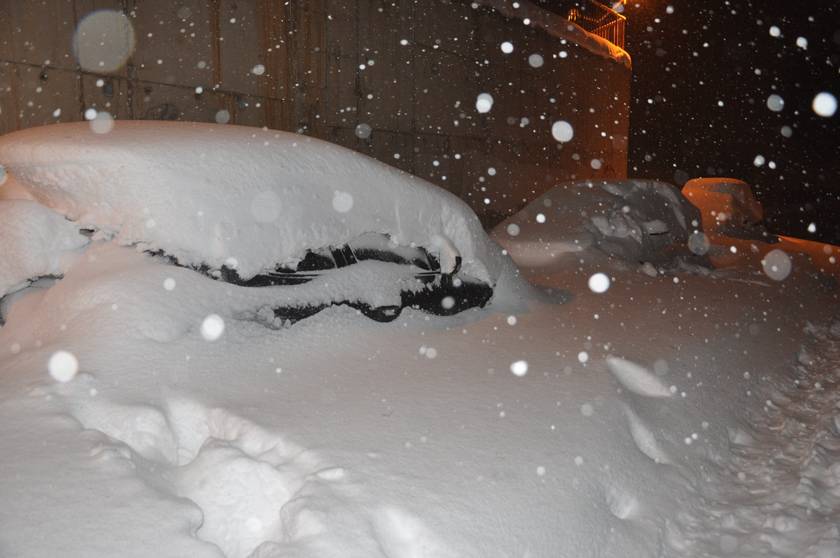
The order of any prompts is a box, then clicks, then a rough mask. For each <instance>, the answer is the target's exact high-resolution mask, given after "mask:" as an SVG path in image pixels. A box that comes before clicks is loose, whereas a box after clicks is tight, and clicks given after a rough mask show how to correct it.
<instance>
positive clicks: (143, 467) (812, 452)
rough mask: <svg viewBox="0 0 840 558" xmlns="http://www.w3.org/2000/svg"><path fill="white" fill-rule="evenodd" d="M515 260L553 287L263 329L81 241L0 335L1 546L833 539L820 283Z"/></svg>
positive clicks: (412, 550) (324, 551)
mask: <svg viewBox="0 0 840 558" xmlns="http://www.w3.org/2000/svg"><path fill="white" fill-rule="evenodd" d="M530 256H531V257H530V258H529V261H530V262H531V265H530V267H529V269H528V270H527V272H528V273H529V275H530V276H531V278H532V280H533V281H534V282H535V283H538V284H543V285H546V284H551V285H553V286H555V287H557V288H558V289H559V290H560V291H562V292H560V291H555V293H554V295H552V296H553V298H552V297H551V296H550V297H537V298H534V297H529V296H524V297H523V299H522V300H520V301H519V305H518V306H517V305H511V304H510V303H509V304H508V305H506V306H505V305H500V306H496V307H491V308H490V309H487V310H483V311H477V312H470V313H467V314H464V315H461V316H459V317H456V318H431V317H428V316H426V315H424V314H421V313H413V312H406V313H405V315H404V316H402V317H401V318H399V319H398V320H397V321H396V322H393V323H391V324H378V323H375V322H372V321H370V320H367V319H365V318H362V317H361V316H357V315H355V314H354V312H353V311H351V310H349V309H344V308H336V309H332V310H329V311H325V312H322V313H321V314H319V315H317V316H315V317H313V318H311V319H308V320H305V321H304V322H300V323H299V324H296V325H295V326H293V327H291V328H288V329H284V330H280V331H272V330H268V329H265V328H264V327H262V326H260V325H258V324H256V323H254V322H250V321H237V320H236V319H234V317H233V316H230V315H229V314H227V313H226V309H225V307H224V306H225V304H226V303H225V302H224V301H225V300H226V298H225V297H224V296H222V295H223V294H224V290H225V289H226V288H227V287H226V286H225V285H223V284H219V283H215V282H213V281H211V280H209V279H206V278H202V277H190V276H188V275H186V274H185V273H186V272H181V271H179V270H173V268H171V267H168V266H164V265H161V264H159V263H155V262H153V261H151V260H149V259H148V258H145V257H143V256H141V255H140V254H137V253H135V252H133V251H132V250H130V249H127V248H116V247H112V246H109V245H104V246H100V245H95V246H93V247H92V248H90V249H89V250H88V252H87V253H86V255H85V256H83V257H82V258H81V259H80V260H79V262H78V263H77V265H76V266H75V267H73V268H71V269H70V270H69V271H68V273H67V275H66V276H65V278H64V279H63V280H62V281H60V282H58V283H56V284H55V285H54V286H53V287H52V288H50V289H49V290H41V291H33V292H32V293H31V294H29V296H28V297H27V298H25V299H23V300H21V301H19V302H18V303H17V304H16V305H15V306H14V307H13V309H12V313H11V315H10V316H9V319H8V323H7V325H6V326H5V327H3V328H2V329H0V347H2V349H0V350H2V353H1V354H2V356H0V393H2V397H3V399H2V403H0V415H2V417H0V455H2V456H3V458H2V460H0V466H1V467H2V472H0V500H2V501H3V502H4V505H3V506H2V509H0V551H2V552H1V553H2V555H3V556H7V555H8V556H45V555H59V554H60V555H64V556H106V555H107V556H111V555H113V554H114V553H115V552H118V553H119V554H120V555H125V556H151V555H154V556H167V555H168V556H185V555H190V556H248V555H254V556H387V557H389V558H402V557H415V556H651V555H664V556H704V555H709V556H716V555H732V556H751V555H775V556H830V555H833V554H836V553H837V552H838V551H839V549H840V536H838V533H837V530H836V528H835V527H834V524H835V523H836V520H837V517H838V510H837V496H836V495H835V493H836V489H835V488H834V486H835V485H836V484H837V483H838V482H840V473H838V471H837V470H836V467H834V468H833V467H832V456H833V455H834V453H833V452H836V451H837V449H836V448H837V436H836V434H837V426H836V423H835V422H834V420H835V419H834V417H836V416H837V411H836V409H835V408H834V401H835V398H836V396H835V395H834V394H833V390H832V384H833V382H835V381H836V374H837V350H838V349H837V346H838V343H840V341H838V340H837V337H836V334H837V331H836V330H837V327H836V326H835V329H834V331H835V333H834V335H832V334H831V333H830V332H829V331H828V329H827V328H828V326H829V325H830V324H831V323H833V322H832V320H834V319H836V317H837V316H836V315H835V314H834V313H835V312H836V308H837V302H836V290H833V288H832V287H831V286H830V284H829V283H827V282H826V281H825V280H823V279H819V278H818V279H814V278H812V277H810V276H809V274H807V273H805V272H804V270H803V269H799V268H797V269H795V270H794V274H792V275H791V277H790V278H789V279H787V280H786V281H783V282H776V281H772V280H770V279H768V278H767V277H766V276H764V275H763V274H762V273H761V271H760V268H759V267H758V266H757V264H756V262H755V261H750V260H744V262H742V267H741V268H732V269H727V270H724V271H720V272H716V273H715V274H712V275H710V276H705V275H703V274H694V273H687V272H680V273H673V274H665V275H661V274H660V275H657V276H656V277H651V276H649V275H647V274H645V273H643V272H641V271H639V270H638V269H636V267H635V266H633V265H631V264H626V263H621V262H615V261H613V262H610V261H609V260H607V259H606V258H603V257H602V256H600V255H598V254H597V253H585V254H583V257H582V259H581V254H577V255H568V254H567V255H565V256H561V257H556V258H548V259H546V258H543V259H540V258H538V257H534V255H533V254H531V255H530ZM595 271H604V272H606V273H608V274H609V275H610V276H611V277H612V278H613V281H612V285H611V287H610V288H609V290H608V291H607V292H606V293H604V294H596V293H593V292H592V291H590V290H589V288H588V286H587V282H588V279H589V277H590V276H591V275H592V273H594V272H595ZM178 273H182V274H181V275H174V274H178ZM169 277H175V278H176V281H177V283H176V284H177V286H176V288H175V289H174V290H172V291H168V290H166V289H165V288H164V287H163V282H164V280H165V279H166V278H169ZM211 312H218V313H220V314H221V315H222V316H223V317H224V318H225V324H226V328H225V332H224V334H223V335H222V337H221V338H220V339H219V340H217V341H214V342H208V341H205V340H204V339H203V338H202V336H201V335H200V334H199V331H198V330H199V326H200V324H201V321H202V319H203V317H204V316H206V315H207V314H209V313H211ZM511 316H513V318H511ZM809 324H817V325H815V326H809ZM59 349H62V350H68V351H71V352H72V353H73V354H74V355H76V356H77V358H78V360H79V363H80V374H79V375H78V376H77V377H76V378H75V379H74V380H73V381H71V382H69V383H67V384H59V383H56V382H54V381H53V380H52V379H51V378H50V376H49V375H48V374H47V372H46V363H47V361H48V359H49V357H50V355H51V354H53V353H54V351H56V350H59ZM608 356H614V357H617V358H618V359H622V360H616V359H614V360H611V361H610V362H611V365H608V364H607V360H606V359H607V357H608ZM519 360H525V361H527V364H528V368H527V373H525V374H524V375H522V376H518V375H516V374H513V373H512V372H511V368H510V367H511V364H512V363H514V362H517V361H519ZM582 361H585V362H582ZM634 363H635V364H637V365H639V366H634ZM797 381H798V385H797V383H796V382H797ZM817 382H819V383H820V386H821V387H819V388H818V387H816V384H817ZM768 400H769V401H771V403H770V404H768V403H767V402H768ZM794 435H795V439H794V440H792V441H790V440H789V438H791V437H793V436H794ZM740 473H742V475H739V474H740ZM809 510H810V511H809ZM260 545H261V546H260ZM820 551H822V552H823V554H819V553H818V552H820Z"/></svg>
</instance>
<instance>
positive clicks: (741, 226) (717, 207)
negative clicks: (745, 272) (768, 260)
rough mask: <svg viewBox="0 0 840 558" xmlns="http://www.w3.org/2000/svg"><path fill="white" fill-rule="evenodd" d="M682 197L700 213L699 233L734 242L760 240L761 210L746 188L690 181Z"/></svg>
mask: <svg viewBox="0 0 840 558" xmlns="http://www.w3.org/2000/svg"><path fill="white" fill-rule="evenodd" d="M682 193H683V195H684V196H685V197H686V198H688V200H689V201H690V202H691V203H692V204H693V205H694V206H695V207H697V208H698V209H699V210H700V215H701V218H702V220H703V230H704V231H706V233H707V234H723V235H727V236H733V237H738V238H756V239H764V238H766V237H767V233H766V231H765V230H764V228H763V226H762V222H763V221H764V209H763V208H762V207H761V204H760V203H759V201H758V200H757V199H756V198H755V196H754V195H753V192H752V189H751V188H750V185H749V184H747V183H746V182H743V181H741V180H736V179H734V178H694V179H692V180H689V181H688V182H686V183H685V185H684V186H683V188H682Z"/></svg>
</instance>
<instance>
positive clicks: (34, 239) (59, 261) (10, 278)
mask: <svg viewBox="0 0 840 558" xmlns="http://www.w3.org/2000/svg"><path fill="white" fill-rule="evenodd" d="M87 242H88V239H87V238H85V237H84V236H82V235H80V234H79V227H78V226H77V225H75V224H74V223H71V222H70V221H67V220H66V219H65V218H64V217H62V216H61V215H59V214H58V213H55V212H53V211H51V210H50V209H48V208H46V207H44V206H42V205H39V204H38V203H35V202H32V201H27V200H14V201H11V200H10V201H2V200H0V246H2V254H3V263H2V265H0V298H2V297H3V296H5V295H6V294H9V293H11V292H14V291H16V290H18V289H19V288H21V287H23V286H25V285H27V284H28V283H29V281H30V280H32V279H36V278H38V277H42V276H46V275H62V274H63V273H64V269H65V267H66V266H67V265H68V263H69V262H70V261H72V259H73V255H74V253H76V252H77V249H78V248H81V247H82V246H84V245H85V244H86V243H87Z"/></svg>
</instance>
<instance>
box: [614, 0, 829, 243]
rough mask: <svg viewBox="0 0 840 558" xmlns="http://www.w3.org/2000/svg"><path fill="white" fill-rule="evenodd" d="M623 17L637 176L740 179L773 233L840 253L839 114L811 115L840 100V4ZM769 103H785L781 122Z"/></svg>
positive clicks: (654, 9) (687, 7) (658, 7)
mask: <svg viewBox="0 0 840 558" xmlns="http://www.w3.org/2000/svg"><path fill="white" fill-rule="evenodd" d="M669 5H670V6H672V8H671V10H672V12H673V13H670V14H669V13H668V11H669V8H668V6H669ZM624 13H625V15H626V16H627V18H628V26H629V27H628V32H627V50H628V51H629V52H630V54H631V56H632V57H633V85H632V87H633V91H632V106H631V136H630V160H629V169H628V172H629V174H630V176H638V177H651V178H660V179H664V180H667V181H669V182H672V183H677V184H680V185H681V184H682V183H683V182H684V181H685V180H686V179H687V178H690V177H696V176H730V177H734V178H740V179H742V180H745V181H747V182H749V183H750V184H752V185H753V188H754V190H755V192H756V195H757V196H758V197H759V199H760V200H761V202H762V203H763V205H764V209H765V214H766V216H767V220H768V223H769V228H770V229H771V230H772V231H774V232H778V233H782V234H788V235H790V236H797V237H801V238H810V239H814V240H822V241H824V242H831V243H833V244H840V149H838V137H840V111H838V112H837V113H836V114H835V115H834V116H833V117H831V118H824V117H820V116H818V115H817V114H815V113H814V112H813V110H812V108H811V102H812V100H813V98H814V96H815V95H816V94H817V93H819V92H821V91H827V92H830V93H831V94H833V95H834V96H835V97H840V73H838V70H840V2H838V1H837V0H815V1H810V2H783V1H781V0H770V1H754V2H750V1H737V2H728V1H721V0H717V1H712V0H699V1H694V2H676V1H673V2H668V1H667V0H643V1H634V0H630V2H628V4H627V6H626V7H625V10H624ZM771 26H776V27H778V28H779V29H780V30H781V36H779V37H773V36H771V34H770V27H771ZM798 37H804V38H805V39H806V40H807V41H808V44H807V49H802V48H801V47H799V46H797V38H798ZM771 94H777V95H780V96H781V97H782V98H783V99H784V103H785V104H784V109H783V110H782V111H781V112H772V111H771V110H770V109H768V107H767V98H768V97H769V96H770V95H771ZM719 102H722V106H720V104H719ZM783 126H789V127H790V128H791V131H792V134H791V135H790V137H785V136H784V135H783V134H782V127H783ZM757 155H762V156H763V157H764V158H765V159H766V162H765V164H764V165H763V166H761V167H756V166H755V164H754V160H755V157H756V156H757ZM771 161H773V162H774V163H775V166H776V168H775V169H771V168H770V165H769V163H770V162H771ZM812 222H813V223H815V224H816V227H817V229H816V232H815V233H809V232H808V225H809V224H810V223H812Z"/></svg>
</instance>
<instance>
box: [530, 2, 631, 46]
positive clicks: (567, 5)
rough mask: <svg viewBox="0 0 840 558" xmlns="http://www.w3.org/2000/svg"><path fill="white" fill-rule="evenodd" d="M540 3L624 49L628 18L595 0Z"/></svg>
mask: <svg viewBox="0 0 840 558" xmlns="http://www.w3.org/2000/svg"><path fill="white" fill-rule="evenodd" d="M539 3H540V5H541V6H542V7H544V8H546V9H548V10H551V11H552V12H554V13H557V14H559V15H562V16H563V17H565V18H566V19H568V20H569V21H571V22H573V23H575V24H576V25H578V26H580V27H582V28H583V29H584V30H585V31H587V32H589V33H592V34H593V35H597V36H599V37H602V38H604V39H606V40H608V41H609V42H611V43H612V44H614V45H616V46H618V47H621V48H624V29H625V25H626V21H627V18H625V17H624V16H623V15H621V14H620V13H618V12H616V11H615V10H613V9H612V8H610V7H609V6H605V5H604V4H601V3H600V2H596V1H595V0H577V1H569V0H566V1H564V0H541V1H540V2H539Z"/></svg>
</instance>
